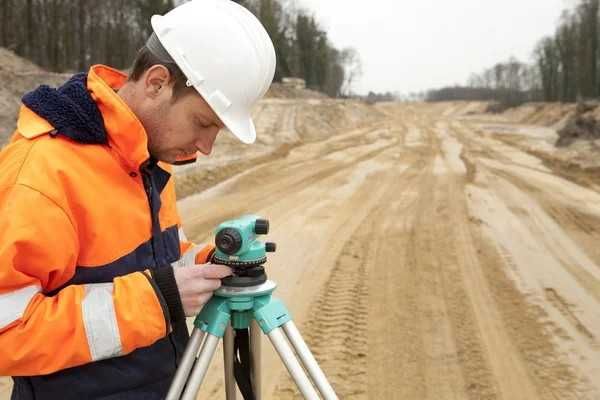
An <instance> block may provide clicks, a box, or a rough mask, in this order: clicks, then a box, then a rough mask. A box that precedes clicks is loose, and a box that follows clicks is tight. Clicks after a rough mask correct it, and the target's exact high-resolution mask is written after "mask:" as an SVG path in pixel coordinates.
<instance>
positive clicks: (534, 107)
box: [503, 103, 575, 129]
mask: <svg viewBox="0 0 600 400" xmlns="http://www.w3.org/2000/svg"><path fill="white" fill-rule="evenodd" d="M574 113H575V105H574V104H566V103H526V104H523V105H522V106H519V107H514V108H510V109H508V110H506V111H505V112H504V113H503V115H504V116H505V117H506V118H507V119H508V120H510V121H513V122H518V123H521V124H528V125H542V126H548V127H553V128H557V129H560V128H561V127H562V126H564V124H565V123H566V121H567V120H568V118H569V117H571V116H572V115H573V114H574Z"/></svg>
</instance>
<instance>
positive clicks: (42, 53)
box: [0, 0, 173, 72]
mask: <svg viewBox="0 0 600 400" xmlns="http://www.w3.org/2000/svg"><path fill="white" fill-rule="evenodd" d="M172 7H173V3H172V1H171V0H103V1H102V2H101V3H94V4H93V5H92V3H91V2H89V1H85V0H75V1H74V0H2V1H1V2H0V46H2V47H6V48H9V49H11V50H13V51H14V52H16V53H17V54H18V55H20V56H23V57H26V58H28V59H30V60H32V61H34V62H35V63H36V64H38V65H40V66H41V67H43V68H45V69H47V70H50V71H55V72H64V71H76V70H84V69H86V68H87V67H88V66H89V65H91V64H93V63H105V64H110V65H113V66H115V67H118V68H127V67H129V64H130V63H131V61H132V60H133V58H134V57H135V54H136V52H137V50H138V49H139V48H140V46H141V45H142V44H143V43H144V41H145V39H146V38H147V36H148V34H149V32H150V25H149V18H150V16H152V15H153V14H156V13H164V12H166V11H167V10H169V9H170V8H172Z"/></svg>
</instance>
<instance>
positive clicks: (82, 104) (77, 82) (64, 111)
mask: <svg viewBox="0 0 600 400" xmlns="http://www.w3.org/2000/svg"><path fill="white" fill-rule="evenodd" d="M22 101H23V104H25V105H26V106H27V107H28V108H29V109H31V110H32V111H33V112H35V113H36V114H37V115H39V116H40V117H42V118H44V119H45V120H46V121H48V122H49V123H50V124H51V125H52V126H53V127H54V128H55V129H56V131H57V134H59V135H64V136H67V137H69V138H70V139H72V140H74V141H76V142H80V143H89V144H107V143H108V135H107V133H106V128H105V127H104V120H103V119H102V114H101V113H100V110H98V106H97V105H96V102H95V101H94V99H93V98H92V96H91V95H90V93H89V92H88V90H87V74H86V73H84V72H82V73H79V74H76V75H73V76H72V77H71V79H69V80H68V81H67V82H66V83H65V84H64V85H62V86H61V87H59V88H57V89H54V88H51V87H49V86H46V85H42V86H40V87H38V88H37V89H35V90H33V91H31V92H29V93H27V94H26V95H25V96H23V99H22Z"/></svg>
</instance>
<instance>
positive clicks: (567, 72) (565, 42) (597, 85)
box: [427, 0, 600, 107]
mask: <svg viewBox="0 0 600 400" xmlns="http://www.w3.org/2000/svg"><path fill="white" fill-rule="evenodd" d="M599 4H600V0H578V1H577V2H576V4H575V5H574V6H573V8H571V9H567V10H565V11H564V12H563V13H562V16H561V18H560V21H559V23H558V27H557V29H556V32H555V34H554V35H552V36H547V37H544V38H542V39H541V40H539V41H538V43H537V44H536V46H535V50H534V52H533V55H532V58H533V62H532V63H531V64H526V63H523V62H520V61H519V60H517V59H515V58H510V59H509V60H508V61H506V62H501V63H497V64H496V65H494V66H492V67H491V68H488V69H486V70H484V71H483V72H481V73H479V74H473V75H472V76H471V77H470V79H469V82H468V84H467V85H466V86H453V87H446V88H442V89H438V90H431V91H429V92H428V95H427V99H428V100H431V101H448V100H459V99H460V100H493V101H497V102H499V103H502V104H503V105H504V106H507V107H510V106H515V105H518V104H521V103H523V102H527V101H561V102H574V101H578V100H586V99H592V98H597V97H598V96H599V95H600V70H599V68H598V65H599V63H600V48H599V45H598V40H599V35H600V32H599V29H598V24H599V20H600V14H599Z"/></svg>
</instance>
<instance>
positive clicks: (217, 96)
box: [151, 0, 275, 143]
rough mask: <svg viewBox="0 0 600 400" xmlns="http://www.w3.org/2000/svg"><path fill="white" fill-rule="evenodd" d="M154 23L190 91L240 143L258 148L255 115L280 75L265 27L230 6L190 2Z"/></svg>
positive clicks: (221, 1) (216, 0) (224, 0)
mask: <svg viewBox="0 0 600 400" xmlns="http://www.w3.org/2000/svg"><path fill="white" fill-rule="evenodd" d="M151 23H152V29H153V30H154V33H155V34H156V36H157V37H158V39H159V41H160V43H161V44H162V46H163V47H164V48H165V50H166V51H167V52H168V53H169V55H170V56H171V58H173V60H174V61H175V63H176V64H177V66H178V67H179V68H180V69H181V72H183V74H184V75H185V76H186V77H187V79H188V81H187V85H188V86H193V87H194V88H195V89H196V90H197V91H198V92H199V93H200V95H201V96H202V97H203V98H204V100H205V101H206V102H207V103H208V104H209V105H210V107H211V108H212V109H213V111H214V112H215V114H217V115H218V116H219V118H220V119H221V121H223V123H224V124H225V126H227V128H229V130H230V131H231V132H232V133H233V134H234V135H235V136H237V138H238V139H240V140H241V141H242V142H244V143H253V142H254V141H255V140H256V130H255V128H254V123H253V122H252V118H251V115H250V112H251V110H252V107H253V106H254V104H255V103H256V102H257V101H258V100H259V99H260V98H261V97H262V96H263V95H264V94H265V92H266V91H267V89H268V88H269V86H270V85H271V82H272V81H273V75H274V73H275V49H274V48H273V42H272V41H271V39H270V38H269V35H268V34H267V32H266V31H265V28H264V27H263V26H262V24H261V23H260V21H259V20H258V19H257V18H256V17H255V16H254V15H253V14H252V13H251V12H250V11H248V10H247V9H245V8H244V7H242V6H241V5H239V4H237V3H234V2H233V1H230V0H191V1H189V2H187V3H184V4H182V5H181V6H179V7H177V8H174V9H173V10H171V11H169V12H168V13H166V14H165V15H164V16H160V15H155V16H153V17H152V19H151Z"/></svg>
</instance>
